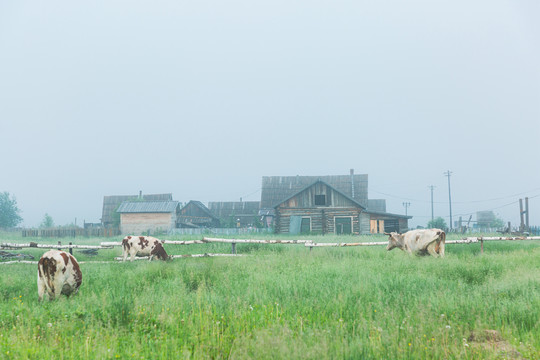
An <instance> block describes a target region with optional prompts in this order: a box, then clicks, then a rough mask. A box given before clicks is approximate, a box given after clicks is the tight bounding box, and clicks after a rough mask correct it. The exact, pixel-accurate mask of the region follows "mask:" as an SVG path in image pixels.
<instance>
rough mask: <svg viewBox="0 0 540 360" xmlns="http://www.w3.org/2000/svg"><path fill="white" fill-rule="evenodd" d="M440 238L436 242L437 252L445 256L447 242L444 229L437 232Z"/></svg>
mask: <svg viewBox="0 0 540 360" xmlns="http://www.w3.org/2000/svg"><path fill="white" fill-rule="evenodd" d="M437 235H438V239H437V241H436V243H435V252H436V253H437V254H439V255H440V256H441V257H444V246H445V242H446V233H445V232H444V231H442V230H441V231H438V232H437Z"/></svg>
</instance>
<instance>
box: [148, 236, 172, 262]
mask: <svg viewBox="0 0 540 360" xmlns="http://www.w3.org/2000/svg"><path fill="white" fill-rule="evenodd" d="M155 245H156V246H155V247H154V250H152V255H154V256H155V257H157V258H158V259H160V260H164V261H165V260H169V255H167V252H166V251H165V248H164V247H163V245H161V242H159V241H156V244H155Z"/></svg>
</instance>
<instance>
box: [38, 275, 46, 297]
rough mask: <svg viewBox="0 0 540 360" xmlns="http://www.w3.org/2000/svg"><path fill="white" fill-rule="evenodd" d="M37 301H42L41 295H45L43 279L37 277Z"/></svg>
mask: <svg viewBox="0 0 540 360" xmlns="http://www.w3.org/2000/svg"><path fill="white" fill-rule="evenodd" d="M37 290H38V301H43V295H45V290H46V289H45V281H44V280H41V279H39V280H38V289H37Z"/></svg>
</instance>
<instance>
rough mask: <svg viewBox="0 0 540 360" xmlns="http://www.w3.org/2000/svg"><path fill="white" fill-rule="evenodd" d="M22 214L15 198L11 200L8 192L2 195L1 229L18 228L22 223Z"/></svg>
mask: <svg viewBox="0 0 540 360" xmlns="http://www.w3.org/2000/svg"><path fill="white" fill-rule="evenodd" d="M20 212H21V211H20V210H19V208H18V207H17V200H15V197H14V196H13V197H12V198H10V195H9V193H8V192H7V191H5V192H2V193H0V228H10V227H15V226H17V225H18V224H19V223H20V222H21V221H22V217H21V216H20V215H19V214H20Z"/></svg>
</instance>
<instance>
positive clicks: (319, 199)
mask: <svg viewBox="0 0 540 360" xmlns="http://www.w3.org/2000/svg"><path fill="white" fill-rule="evenodd" d="M315 205H319V206H324V205H326V195H315Z"/></svg>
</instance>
